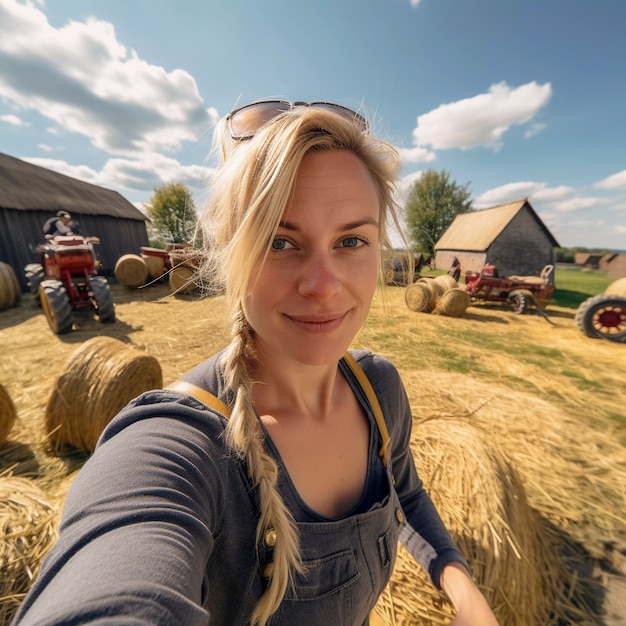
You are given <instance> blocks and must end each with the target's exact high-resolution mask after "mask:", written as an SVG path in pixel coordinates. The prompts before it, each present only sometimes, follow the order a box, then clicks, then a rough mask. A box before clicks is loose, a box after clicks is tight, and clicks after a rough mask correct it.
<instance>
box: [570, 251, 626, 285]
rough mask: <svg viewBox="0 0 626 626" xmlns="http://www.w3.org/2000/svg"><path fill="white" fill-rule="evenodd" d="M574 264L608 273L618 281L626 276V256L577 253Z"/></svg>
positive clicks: (615, 253) (613, 253)
mask: <svg viewBox="0 0 626 626" xmlns="http://www.w3.org/2000/svg"><path fill="white" fill-rule="evenodd" d="M574 263H576V264H577V265H582V266H583V267H584V268H587V269H592V270H600V271H602V272H606V273H607V274H608V275H609V277H610V278H614V279H617V278H624V276H626V254H618V253H617V252H612V253H609V254H594V253H590V252H577V253H576V254H575V255H574Z"/></svg>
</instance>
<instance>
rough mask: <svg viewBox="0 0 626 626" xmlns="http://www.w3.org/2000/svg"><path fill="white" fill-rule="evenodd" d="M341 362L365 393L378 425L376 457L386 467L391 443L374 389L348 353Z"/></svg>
mask: <svg viewBox="0 0 626 626" xmlns="http://www.w3.org/2000/svg"><path fill="white" fill-rule="evenodd" d="M343 360H344V361H345V362H346V363H347V364H348V367H349V368H350V369H351V370H352V373H353V374H354V375H355V376H356V379H357V380H358V381H359V384H360V385H361V388H362V389H363V391H364V392H365V396H366V397H367V401H368V402H369V404H370V407H371V409H372V413H374V417H375V418H376V424H377V425H378V430H379V432H380V438H381V439H382V446H381V448H380V451H379V452H378V456H380V458H381V459H382V461H383V464H384V465H385V466H387V464H388V462H389V448H390V443H391V437H390V436H389V430H388V429H387V423H386V422H385V416H384V415H383V412H382V409H381V408H380V403H379V402H378V398H377V397H376V392H375V391H374V387H372V383H370V381H369V378H368V377H367V374H366V373H365V372H364V371H363V369H362V368H361V366H360V365H359V364H358V363H357V361H356V359H355V358H354V357H353V356H352V355H351V354H350V353H349V352H346V353H345V354H344V355H343Z"/></svg>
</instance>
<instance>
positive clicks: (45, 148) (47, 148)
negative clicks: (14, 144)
mask: <svg viewBox="0 0 626 626" xmlns="http://www.w3.org/2000/svg"><path fill="white" fill-rule="evenodd" d="M37 147H38V148H39V149H40V150H43V151H44V152H53V151H54V148H53V147H52V146H49V145H48V144H47V143H39V144H37Z"/></svg>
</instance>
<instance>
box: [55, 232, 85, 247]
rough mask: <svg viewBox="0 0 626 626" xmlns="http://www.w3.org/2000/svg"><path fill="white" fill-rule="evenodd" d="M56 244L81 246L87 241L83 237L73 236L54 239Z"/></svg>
mask: <svg viewBox="0 0 626 626" xmlns="http://www.w3.org/2000/svg"><path fill="white" fill-rule="evenodd" d="M54 243H56V244H58V245H60V246H80V245H81V244H83V243H85V240H84V239H83V238H82V237H72V236H60V235H59V236H57V237H55V238H54Z"/></svg>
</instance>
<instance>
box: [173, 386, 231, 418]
mask: <svg viewBox="0 0 626 626" xmlns="http://www.w3.org/2000/svg"><path fill="white" fill-rule="evenodd" d="M166 389H171V390H172V391H179V392H180V393H186V394H187V395H189V396H192V397H194V398H195V399H196V400H200V402H202V403H203V404H206V405H207V406H208V407H210V408H212V409H215V410H216V411H217V412H218V413H221V414H222V415H223V416H224V417H225V418H227V419H228V418H229V417H230V407H229V406H228V405H227V404H224V403H223V402H222V401H221V400H220V399H219V398H217V397H216V396H214V395H213V394H212V393H210V392H208V391H207V390H206V389H202V387H198V386H197V385H194V384H192V383H188V382H186V381H184V380H175V381H174V382H173V383H172V384H171V385H168V386H167V387H166Z"/></svg>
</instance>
